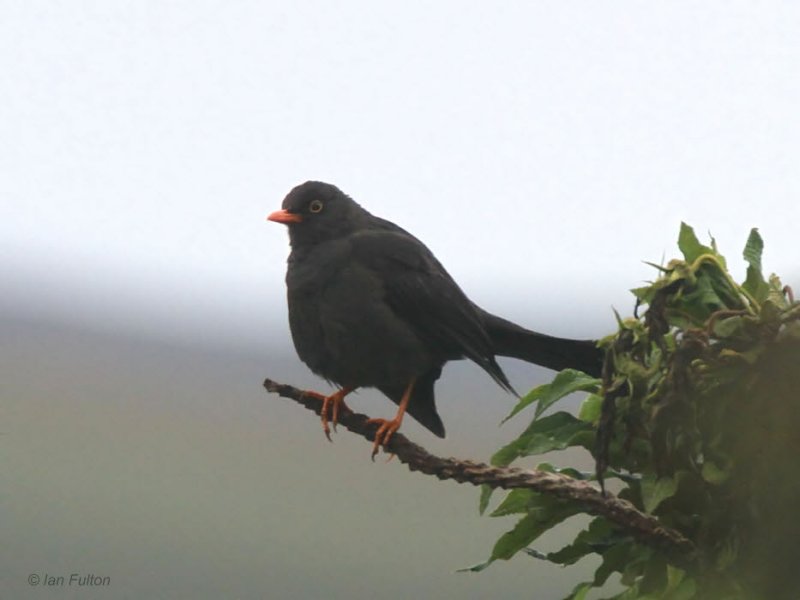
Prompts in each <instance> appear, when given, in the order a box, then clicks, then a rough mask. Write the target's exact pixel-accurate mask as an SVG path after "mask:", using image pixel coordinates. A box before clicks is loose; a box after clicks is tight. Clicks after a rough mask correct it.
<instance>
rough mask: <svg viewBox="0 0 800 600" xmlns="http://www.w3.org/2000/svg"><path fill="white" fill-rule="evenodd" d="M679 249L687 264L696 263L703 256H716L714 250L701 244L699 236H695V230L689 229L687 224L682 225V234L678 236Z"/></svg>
mask: <svg viewBox="0 0 800 600" xmlns="http://www.w3.org/2000/svg"><path fill="white" fill-rule="evenodd" d="M678 248H680V251H681V252H682V253H683V257H684V258H685V259H686V262H690V263H691V262H694V261H695V260H697V258H698V257H700V256H702V255H703V254H716V253H715V252H714V250H713V249H711V248H709V247H708V246H704V245H703V244H701V243H700V242H699V241H698V239H697V236H696V235H695V234H694V229H692V228H691V227H689V226H688V225H687V224H686V223H681V232H680V234H679V235H678Z"/></svg>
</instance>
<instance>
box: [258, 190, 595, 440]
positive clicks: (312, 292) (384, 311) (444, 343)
mask: <svg viewBox="0 0 800 600" xmlns="http://www.w3.org/2000/svg"><path fill="white" fill-rule="evenodd" d="M267 218H268V219H269V220H270V221H276V222H278V223H284V224H286V225H287V226H288V229H289V242H290V244H291V248H292V251H291V254H290V255H289V261H288V270H287V273H286V287H287V291H288V301H289V325H290V328H291V331H292V338H293V340H294V345H295V348H296V350H297V354H298V355H299V356H300V359H301V360H302V361H303V362H304V363H306V365H308V367H309V368H310V369H311V370H312V371H313V372H314V373H316V374H317V375H320V376H322V377H324V378H325V379H326V380H328V381H329V382H333V383H334V384H336V385H337V386H338V387H339V390H338V391H336V392H335V393H334V394H332V395H330V396H323V395H321V394H316V393H314V394H313V395H315V396H318V397H319V398H320V399H321V400H322V401H323V410H322V423H323V429H324V431H325V434H326V435H328V437H330V436H329V428H328V422H329V421H331V420H332V422H333V424H334V426H335V425H336V419H337V418H338V413H339V410H340V408H341V409H342V410H349V409H347V407H346V405H345V404H344V397H345V396H346V395H347V394H349V393H350V392H352V391H353V390H355V389H356V388H360V387H376V388H378V389H379V390H380V391H381V392H383V393H384V394H385V395H386V396H388V397H389V399H391V400H392V402H394V403H395V404H398V405H399V409H398V411H397V414H396V416H395V417H394V419H391V420H386V419H371V421H372V422H374V423H377V424H378V425H380V427H379V429H378V432H377V434H376V436H375V443H374V445H373V456H374V455H375V454H376V453H377V451H378V448H379V447H380V446H382V445H383V446H385V445H386V443H388V441H389V439H390V438H391V436H392V434H393V433H394V432H395V431H397V429H399V427H400V424H401V422H402V420H403V415H404V413H405V412H406V411H408V413H409V414H410V415H411V416H412V417H414V418H415V419H416V420H417V421H419V422H420V423H421V424H422V425H424V426H425V427H427V428H428V429H429V430H430V431H431V432H433V433H434V434H436V435H437V436H439V437H444V425H443V424H442V420H441V418H440V417H439V414H438V413H437V412H436V404H435V400H434V392H433V387H434V384H435V383H436V380H437V379H438V378H439V376H440V375H441V373H442V367H443V366H444V364H445V363H446V362H447V361H449V360H457V359H462V358H468V359H470V360H472V361H473V362H475V363H476V364H478V366H480V367H481V368H482V369H483V370H484V371H486V372H487V373H488V374H489V375H490V376H491V377H492V379H494V380H495V381H496V382H497V383H498V384H499V385H500V386H501V387H502V388H503V389H505V390H507V391H509V392H512V393H515V392H514V390H513V388H512V387H511V384H510V383H509V381H508V378H506V375H505V373H503V370H502V369H501V368H500V365H498V364H497V361H496V360H495V356H498V355H499V356H511V357H515V358H519V359H522V360H525V361H528V362H532V363H535V364H538V365H542V366H544V367H548V368H551V369H555V370H561V369H565V368H575V369H578V370H581V371H584V372H586V373H588V374H591V375H595V376H596V375H599V373H600V368H601V365H602V360H603V354H602V351H601V350H600V349H598V348H597V346H596V343H595V342H594V341H591V340H568V339H563V338H557V337H551V336H548V335H543V334H541V333H536V332H534V331H529V330H527V329H524V328H523V327H520V326H519V325H516V324H514V323H512V322H510V321H507V320H505V319H501V318H500V317H497V316H495V315H493V314H491V313H488V312H486V311H485V310H483V309H482V308H480V307H479V306H477V305H476V304H474V303H473V302H472V301H470V299H469V298H467V296H466V295H465V294H464V292H463V291H461V288H460V287H458V285H457V284H456V282H455V281H454V280H453V278H452V277H450V275H449V274H448V273H447V271H446V270H445V268H444V267H443V266H442V265H441V263H440V262H439V261H438V260H437V259H436V257H435V256H434V255H433V253H432V252H431V251H430V250H428V248H427V247H426V246H425V245H424V244H423V243H422V242H420V241H419V240H418V239H417V238H415V237H414V236H413V235H411V234H410V233H408V232H407V231H405V230H404V229H402V228H400V227H398V226H397V225H395V224H394V223H391V222H390V221H386V220H384V219H381V218H379V217H376V216H373V215H372V214H370V213H369V212H367V211H366V210H364V209H363V208H362V207H361V206H359V205H358V204H357V203H356V202H355V201H353V200H352V199H351V198H350V197H349V196H347V195H346V194H344V193H343V192H342V191H341V190H339V188H337V187H336V186H334V185H331V184H328V183H322V182H319V181H307V182H306V183H303V184H301V185H298V186H297V187H295V188H294V189H293V190H292V191H291V192H289V194H288V195H287V196H286V198H285V199H284V201H283V204H282V209H281V210H278V211H275V212H273V213H272V214H270V215H269V217H267ZM329 413H331V414H330V416H329Z"/></svg>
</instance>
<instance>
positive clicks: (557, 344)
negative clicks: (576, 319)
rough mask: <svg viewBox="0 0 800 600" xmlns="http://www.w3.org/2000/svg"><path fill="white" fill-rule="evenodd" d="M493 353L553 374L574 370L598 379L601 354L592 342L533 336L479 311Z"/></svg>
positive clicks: (601, 362) (601, 366)
mask: <svg viewBox="0 0 800 600" xmlns="http://www.w3.org/2000/svg"><path fill="white" fill-rule="evenodd" d="M479 310H480V311H481V314H482V316H483V319H484V323H485V325H486V332H487V333H488V334H489V337H490V338H491V340H492V344H493V346H494V351H495V354H498V355H500V356H510V357H512V358H519V359H521V360H524V361H526V362H530V363H534V364H537V365H541V366H542V367H547V368H548V369H553V370H554V371H561V370H562V369H577V370H579V371H583V372H584V373H586V374H588V375H592V376H594V377H599V376H600V374H601V372H602V368H603V356H604V353H603V351H602V350H601V349H600V348H598V347H597V345H596V344H597V343H596V342H595V341H594V340H568V339H564V338H558V337H553V336H549V335H544V334H543V333H536V332H535V331H530V330H529V329H525V328H524V327H520V326H519V325H517V324H515V323H512V322H511V321H506V320H505V319H502V318H500V317H498V316H495V315H493V314H491V313H488V312H486V311H484V310H482V309H479Z"/></svg>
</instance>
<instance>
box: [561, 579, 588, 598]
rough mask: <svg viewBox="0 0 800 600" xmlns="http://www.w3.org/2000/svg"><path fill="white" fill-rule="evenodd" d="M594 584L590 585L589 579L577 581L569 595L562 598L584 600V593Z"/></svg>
mask: <svg viewBox="0 0 800 600" xmlns="http://www.w3.org/2000/svg"><path fill="white" fill-rule="evenodd" d="M593 587H594V586H593V585H592V582H591V581H584V582H583V583H579V584H578V585H576V586H575V588H574V589H573V590H572V592H570V595H569V596H567V597H566V598H564V600H586V594H588V593H589V590H591V589H592V588H593Z"/></svg>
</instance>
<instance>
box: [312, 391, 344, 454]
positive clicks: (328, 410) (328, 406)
mask: <svg viewBox="0 0 800 600" xmlns="http://www.w3.org/2000/svg"><path fill="white" fill-rule="evenodd" d="M349 393H350V390H347V389H342V390H337V391H335V392H334V393H333V394H331V395H330V396H324V395H322V394H319V393H317V392H305V394H306V395H307V396H311V397H312V398H317V399H319V400H320V401H321V402H322V408H321V410H320V419H321V420H322V432H323V433H324V434H325V437H326V438H328V441H329V442H333V440H332V439H331V428H330V426H329V425H328V423H332V424H333V431H334V432H335V431H336V425H337V424H338V422H339V412H340V410H341V411H342V412H343V413H348V412H352V411H351V410H350V407H348V406H347V405H346V404H345V403H344V397H345V396H346V395H347V394H349ZM329 415H330V416H329Z"/></svg>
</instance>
